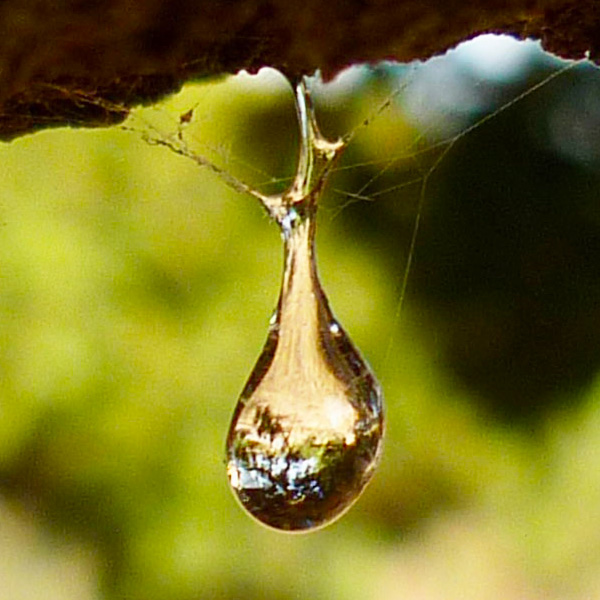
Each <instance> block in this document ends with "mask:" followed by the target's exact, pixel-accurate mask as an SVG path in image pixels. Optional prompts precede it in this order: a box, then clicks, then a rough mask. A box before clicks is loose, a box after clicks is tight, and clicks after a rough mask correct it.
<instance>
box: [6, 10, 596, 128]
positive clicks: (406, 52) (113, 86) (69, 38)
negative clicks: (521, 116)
mask: <svg viewBox="0 0 600 600" xmlns="http://www.w3.org/2000/svg"><path fill="white" fill-rule="evenodd" d="M482 32H505V33H511V34H514V35H516V36H518V37H522V38H525V37H533V38H537V39H541V40H542V43H543V44H544V47H545V48H546V49H547V50H549V51H551V52H554V53H556V54H559V55H561V56H563V57H568V58H579V57H582V56H583V55H584V54H585V53H586V52H589V56H590V57H591V58H592V59H593V60H596V61H598V59H599V58H600V3H599V2H597V0H470V1H469V2H464V1H463V0H425V1H423V0H418V1H417V0H328V1H327V2H323V1H322V0H300V1H296V0H53V1H50V0H3V1H1V2H0V139H4V140H9V139H12V138H14V137H17V136H19V135H22V134H24V133H27V132H30V131H33V130H36V129H41V128H44V127H50V126H57V125H64V124H70V125H73V126H77V125H81V126H84V125H85V126H102V125H107V124H111V123H114V122H118V121H119V120H122V119H123V118H124V117H125V116H126V114H127V108H128V107H130V106H134V105H136V104H140V103H151V102H153V101H155V100H156V99H158V98H159V97H161V96H163V95H164V94H167V93H169V92H172V91H174V90H176V89H178V88H179V87H180V86H181V85H182V84H183V83H184V82H185V81H187V80H190V79H194V78H200V77H206V76H210V75H216V74H222V73H228V72H236V71H238V70H240V69H249V70H257V69H259V68H260V67H262V66H266V65H268V66H272V67H276V68H278V69H280V70H282V71H283V72H285V73H287V74H288V75H290V76H294V75H297V74H299V73H304V72H313V71H314V70H315V69H321V71H322V72H323V73H324V74H325V76H331V75H333V74H335V73H336V72H337V71H339V70H340V69H342V68H343V67H345V66H347V65H349V64H352V63H356V62H365V61H369V62H374V61H379V60H382V59H394V60H397V61H409V60H413V59H426V58H428V57H430V56H432V55H434V54H439V53H443V52H444V51H446V50H447V49H448V48H450V47H452V46H454V45H456V44H457V43H458V42H460V41H462V40H465V39H468V38H470V37H473V36H474V35H477V34H479V33H482Z"/></svg>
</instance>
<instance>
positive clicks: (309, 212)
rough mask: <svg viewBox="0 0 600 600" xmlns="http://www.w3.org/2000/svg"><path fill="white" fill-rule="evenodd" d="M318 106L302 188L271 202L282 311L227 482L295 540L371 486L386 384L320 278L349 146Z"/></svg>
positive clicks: (241, 423)
mask: <svg viewBox="0 0 600 600" xmlns="http://www.w3.org/2000/svg"><path fill="white" fill-rule="evenodd" d="M309 101H310V97H309V95H308V92H307V90H306V88H305V87H304V86H303V85H300V86H299V90H298V94H297V103H298V114H299V119H300V125H301V131H302V147H301V154H300V161H299V166H298V173H297V175H296V180H295V182H294V184H293V185H292V187H291V188H290V190H288V191H287V192H286V193H285V194H282V195H281V196H278V197H275V196H274V197H270V198H269V199H268V200H269V202H266V203H265V205H266V206H267V209H268V210H269V212H270V214H271V215H272V216H274V218H276V219H277V221H278V223H279V225H280V227H281V230H282V235H283V239H284V245H285V267H284V274H283V283H282V289H281V293H280V296H279V303H278V306H277V310H276V312H275V315H274V316H275V318H274V319H272V320H271V323H270V327H269V332H268V337H267V342H266V344H265V347H264V349H263V351H262V353H261V355H260V357H259V359H258V361H257V363H256V366H255V368H254V370H253V371H252V373H251V375H250V377H249V379H248V382H247V384H246V386H245V388H244V390H243V392H242V394H241V397H240V399H239V401H238V404H237V406H236V408H235V412H234V415H233V420H232V423H231V427H230V429H229V434H228V437H227V473H228V477H229V482H230V484H231V487H232V489H233V491H234V493H235V494H236V496H237V497H238V499H239V501H240V502H241V504H242V506H243V507H244V508H245V509H246V510H247V511H248V512H249V513H250V514H251V515H252V516H254V517H255V518H256V519H258V520H259V521H261V522H262V523H264V524H266V525H268V526H270V527H273V528H276V529H281V530H286V531H302V530H310V529H314V528H317V527H321V526H323V525H326V524H327V523H329V522H331V521H332V520H334V519H336V518H337V517H339V516H340V515H341V514H342V513H344V512H345V511H346V510H347V509H348V508H349V507H350V506H351V505H352V504H353V503H354V502H355V500H356V499H357V498H358V496H359V495H360V493H361V492H362V490H363V489H364V487H365V486H366V484H367V483H368V481H369V480H370V479H371V476H372V475H373V472H374V469H375V467H376V464H377V461H378V458H379V455H380V447H381V440H382V436H383V407H382V395H381V390H380V387H379V384H378V383H377V381H376V379H375V377H374V375H373V373H372V372H371V370H370V369H369V367H368V365H367V364H366V362H365V361H364V360H363V358H362V357H361V356H360V353H359V352H358V350H357V349H356V348H355V346H354V345H353V344H352V342H351V340H350V338H349V337H348V335H347V334H346V333H345V332H344V330H343V329H342V327H341V326H340V325H339V323H338V322H337V321H336V320H335V319H334V317H333V315H332V313H331V310H330V308H329V303H328V301H327V298H326V296H325V294H324V292H323V290H322V288H321V285H320V283H319V279H318V276H317V269H316V263H315V252H314V237H315V223H316V221H315V217H316V209H317V198H318V195H319V193H320V191H321V189H322V187H323V184H324V180H325V178H326V176H327V173H328V172H329V170H330V168H331V165H332V164H333V162H334V161H335V158H336V154H337V155H339V152H340V151H341V144H339V143H337V142H336V143H331V142H328V141H327V140H325V139H324V138H323V137H322V136H321V134H320V132H319V131H318V128H317V126H316V122H315V120H314V115H313V114H312V111H311V109H310V104H309Z"/></svg>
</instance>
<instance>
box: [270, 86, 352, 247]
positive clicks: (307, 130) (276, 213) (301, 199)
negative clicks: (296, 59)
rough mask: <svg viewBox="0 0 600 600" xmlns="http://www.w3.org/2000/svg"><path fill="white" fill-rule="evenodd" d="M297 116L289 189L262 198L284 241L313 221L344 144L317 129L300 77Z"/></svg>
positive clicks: (305, 89) (297, 88) (296, 93)
mask: <svg viewBox="0 0 600 600" xmlns="http://www.w3.org/2000/svg"><path fill="white" fill-rule="evenodd" d="M295 95H296V103H295V104H296V116H297V118H298V126H299V130H300V153H299V156H298V165H297V168H296V175H295V177H294V181H293V183H292V185H291V186H290V187H289V188H288V189H287V190H286V191H285V192H284V193H283V194H274V195H271V196H263V197H261V201H262V203H263V205H264V206H265V208H266V209H267V211H268V213H269V215H270V216H271V217H272V218H273V220H275V221H276V222H277V223H278V225H279V227H280V228H281V232H282V235H283V236H284V238H287V237H288V236H289V234H290V232H291V230H292V229H293V228H294V227H296V226H297V225H298V223H301V222H303V221H304V220H305V219H310V218H314V216H315V213H316V207H317V198H318V196H319V194H320V192H321V190H322V188H323V186H324V185H325V182H326V180H327V177H328V175H329V173H330V172H331V170H332V168H333V166H334V165H335V163H336V162H337V159H338V158H339V157H340V156H341V154H342V152H343V150H344V148H345V144H344V142H343V140H337V141H335V142H331V141H329V140H328V139H327V138H326V137H324V136H323V134H322V133H321V131H320V130H319V127H318V125H317V120H316V117H315V111H314V106H313V102H312V98H311V94H310V89H309V85H308V81H307V79H306V78H305V77H303V78H302V79H301V80H300V81H299V82H298V84H297V85H296V87H295Z"/></svg>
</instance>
